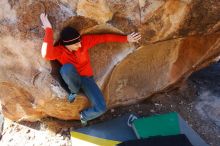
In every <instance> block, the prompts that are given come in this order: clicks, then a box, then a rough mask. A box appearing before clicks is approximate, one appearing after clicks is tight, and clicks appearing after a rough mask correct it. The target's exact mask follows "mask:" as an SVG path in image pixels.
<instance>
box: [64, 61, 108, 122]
mask: <svg viewBox="0 0 220 146" xmlns="http://www.w3.org/2000/svg"><path fill="white" fill-rule="evenodd" d="M60 74H61V76H62V78H63V80H64V81H65V83H66V84H67V85H68V88H69V89H70V91H71V93H78V92H79V89H80V88H82V90H83V92H84V93H85V95H86V96H87V97H88V99H89V101H90V102H91V107H90V108H87V109H85V110H83V111H82V112H81V115H82V117H83V120H86V121H89V120H92V119H95V118H97V117H99V116H100V115H102V114H103V113H104V112H105V111H106V110H107V108H106V103H105V99H104V96H103V95H102V92H101V91H100V89H99V87H98V86H97V84H96V82H95V80H94V78H93V77H92V76H91V77H87V76H80V75H79V74H78V73H77V70H76V68H75V67H74V66H73V65H72V64H70V63H68V64H64V65H63V66H62V67H61V69H60Z"/></svg>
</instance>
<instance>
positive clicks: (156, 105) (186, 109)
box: [0, 63, 220, 146]
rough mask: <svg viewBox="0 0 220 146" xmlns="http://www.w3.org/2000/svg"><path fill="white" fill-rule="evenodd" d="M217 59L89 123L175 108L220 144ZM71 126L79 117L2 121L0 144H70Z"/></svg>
mask: <svg viewBox="0 0 220 146" xmlns="http://www.w3.org/2000/svg"><path fill="white" fill-rule="evenodd" d="M219 89H220V63H217V64H214V65H211V66H210V67H208V68H206V69H203V70H201V71H199V72H197V73H194V74H193V75H192V76H191V77H190V78H189V79H188V80H187V82H186V83H185V84H183V85H182V86H181V88H179V89H174V90H172V91H169V92H163V93H159V94H156V95H154V96H152V97H151V98H148V99H147V100H145V101H142V102H140V103H137V104H134V105H130V106H124V107H118V108H114V109H111V110H109V111H108V112H107V113H106V114H104V115H103V116H102V117H100V118H99V119H96V120H93V121H91V122H90V123H89V125H92V124H95V123H99V122H102V121H106V120H110V119H112V118H115V117H118V116H121V115H123V114H125V113H128V112H135V113H137V114H139V115H140V116H149V115H153V114H159V113H166V112H170V111H176V112H178V113H179V114H180V115H181V116H182V117H183V118H184V119H185V120H186V121H187V122H188V123H189V125H190V126H192V128H193V129H194V130H195V131H196V132H197V133H198V134H199V135H200V136H201V137H202V138H203V139H204V140H205V141H206V142H207V143H208V144H210V145H211V146H219V145H220V107H219V103H220V90H219ZM70 127H72V129H73V127H74V128H79V127H81V125H80V123H79V122H78V121H60V120H57V119H54V118H46V119H43V120H42V122H35V123H30V122H20V124H17V123H13V122H10V121H9V120H5V121H4V126H3V131H2V138H1V141H0V142H1V143H0V145H4V146H6V145H7V146H14V145H16V146H20V145H22V146H25V145H28V146H29V145H37V146H38V145H43V146H47V145H48V146H49V145H51V146H55V145H56V146H70V145H71V142H70V136H69V129H70Z"/></svg>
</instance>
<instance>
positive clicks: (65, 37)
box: [60, 26, 80, 46]
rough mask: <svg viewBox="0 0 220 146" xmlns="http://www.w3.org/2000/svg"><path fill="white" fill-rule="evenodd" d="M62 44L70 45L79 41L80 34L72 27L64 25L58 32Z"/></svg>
mask: <svg viewBox="0 0 220 146" xmlns="http://www.w3.org/2000/svg"><path fill="white" fill-rule="evenodd" d="M60 37H61V41H62V43H63V45H65V46H66V45H72V44H75V43H78V42H80V34H79V32H78V31H77V30H75V29H74V28H72V27H69V26H68V27H65V28H64V29H63V30H62V31H61V34H60Z"/></svg>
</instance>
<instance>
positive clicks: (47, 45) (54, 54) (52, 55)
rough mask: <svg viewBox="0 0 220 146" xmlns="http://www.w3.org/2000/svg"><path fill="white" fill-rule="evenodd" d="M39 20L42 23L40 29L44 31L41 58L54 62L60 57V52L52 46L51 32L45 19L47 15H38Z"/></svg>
mask: <svg viewBox="0 0 220 146" xmlns="http://www.w3.org/2000/svg"><path fill="white" fill-rule="evenodd" d="M40 19H41V22H42V27H43V28H44V30H45V36H44V42H43V45H42V48H41V55H42V57H43V58H46V59H48V60H55V59H57V58H58V57H59V56H60V55H61V53H62V50H61V49H60V48H58V47H54V46H53V41H54V40H53V30H52V26H51V23H50V21H49V20H48V18H47V15H46V14H45V13H42V14H41V15H40Z"/></svg>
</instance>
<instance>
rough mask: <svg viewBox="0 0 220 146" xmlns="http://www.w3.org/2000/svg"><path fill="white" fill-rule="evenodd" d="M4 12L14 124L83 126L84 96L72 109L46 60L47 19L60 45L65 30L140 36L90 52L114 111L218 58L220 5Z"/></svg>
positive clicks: (84, 4) (98, 4) (60, 6)
mask: <svg viewBox="0 0 220 146" xmlns="http://www.w3.org/2000/svg"><path fill="white" fill-rule="evenodd" d="M0 7H1V9H0V44H1V45H0V68H1V71H0V99H1V100H0V101H1V104H2V111H3V113H4V115H5V116H6V117H8V118H10V119H12V120H29V121H36V120H39V119H41V118H42V117H46V116H51V117H56V118H59V119H65V120H69V119H78V118H79V116H78V112H79V111H80V110H82V109H83V108H86V107H87V106H89V102H88V100H87V98H86V97H85V96H83V95H80V96H78V98H77V99H76V101H75V102H74V103H72V104H70V103H68V102H67V101H66V99H65V97H66V95H67V92H66V91H65V90H64V89H63V88H62V87H61V85H60V84H61V83H60V82H59V80H58V79H57V78H54V76H53V73H54V70H55V71H56V70H57V69H56V68H55V69H54V68H53V67H52V65H51V64H50V62H48V61H46V60H44V59H42V58H41V55H40V48H41V43H42V38H43V35H44V32H43V29H42V28H41V24H40V20H39V15H40V13H42V12H46V13H48V15H49V19H50V20H51V22H52V25H53V29H54V31H55V36H54V38H55V39H57V36H58V33H59V31H60V30H61V29H62V27H63V26H66V25H71V26H73V27H75V28H76V29H78V30H79V31H80V32H81V33H82V34H84V33H106V32H111V33H118V34H129V33H130V32H132V31H139V32H140V33H141V34H142V40H141V41H140V43H138V44H127V43H124V44H119V43H108V44H100V45H97V46H95V47H94V48H92V49H91V59H92V65H93V69H94V73H95V79H96V80H97V83H98V84H99V86H100V87H101V88H102V90H103V92H104V94H105V97H106V101H107V103H108V105H109V106H110V107H112V106H118V105H122V104H130V103H134V102H137V101H139V100H142V99H145V98H147V97H149V96H150V95H152V94H154V93H156V92H159V91H161V90H164V89H166V88H168V87H170V86H172V85H174V84H175V83H176V82H178V81H180V80H183V79H185V78H187V77H188V76H189V75H190V74H191V73H192V72H193V71H195V70H197V69H199V68H201V67H204V66H205V65H207V64H209V63H210V62H213V61H216V59H215V58H216V57H217V56H219V54H220V37H219V36H220V34H219V30H220V15H219V14H220V2H219V1H218V0H181V1H176V0H166V1H165V0H157V1H154V0H149V1H145V0H139V1H132V0H108V1H107V0H82V1H78V0H74V1H70V0H56V1H52V0H44V1H40V0H36V1H33V0H18V1H15V0H1V1H0Z"/></svg>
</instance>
